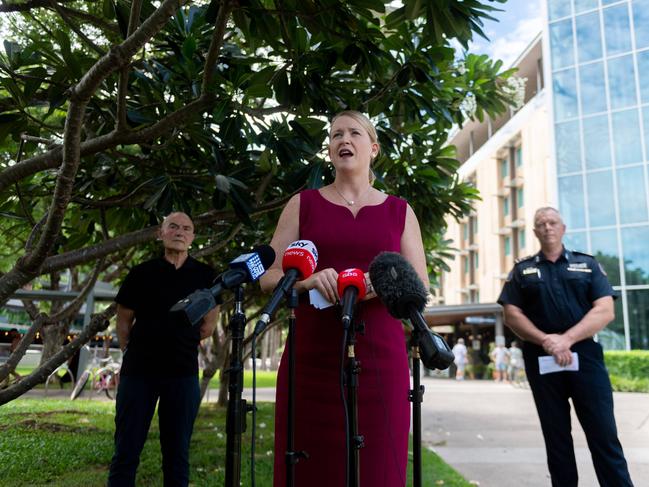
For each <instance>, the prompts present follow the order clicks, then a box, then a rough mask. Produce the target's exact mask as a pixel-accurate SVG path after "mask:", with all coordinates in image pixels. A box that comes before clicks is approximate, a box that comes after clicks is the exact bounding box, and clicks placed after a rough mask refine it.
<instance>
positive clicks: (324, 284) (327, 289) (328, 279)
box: [300, 267, 339, 304]
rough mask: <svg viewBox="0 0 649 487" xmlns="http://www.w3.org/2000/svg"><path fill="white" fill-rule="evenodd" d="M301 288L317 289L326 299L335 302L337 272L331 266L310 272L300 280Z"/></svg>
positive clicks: (336, 300) (336, 296)
mask: <svg viewBox="0 0 649 487" xmlns="http://www.w3.org/2000/svg"><path fill="white" fill-rule="evenodd" d="M300 287H301V288H302V289H303V290H307V291H308V290H311V289H317V290H318V291H319V292H320V294H322V295H323V296H324V297H325V298H326V299H327V301H329V302H330V303H334V304H335V303H337V302H338V301H339V296H338V272H336V269H333V268H331V267H329V268H327V269H322V270H321V271H318V272H315V273H313V274H311V276H309V277H308V278H306V279H304V280H303V281H300Z"/></svg>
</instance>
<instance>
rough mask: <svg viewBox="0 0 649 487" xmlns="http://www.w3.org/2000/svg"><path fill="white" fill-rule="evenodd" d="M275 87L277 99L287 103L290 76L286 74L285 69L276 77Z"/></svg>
mask: <svg viewBox="0 0 649 487" xmlns="http://www.w3.org/2000/svg"><path fill="white" fill-rule="evenodd" d="M273 89H274V90H275V96H276V97H277V101H278V102H279V103H280V104H281V105H287V104H288V103H289V99H290V93H289V87H288V76H287V75H286V71H285V70H282V71H280V72H279V73H278V74H277V76H276V77H275V82H274V83H273Z"/></svg>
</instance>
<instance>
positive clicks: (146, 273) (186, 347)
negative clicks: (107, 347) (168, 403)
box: [115, 257, 215, 377]
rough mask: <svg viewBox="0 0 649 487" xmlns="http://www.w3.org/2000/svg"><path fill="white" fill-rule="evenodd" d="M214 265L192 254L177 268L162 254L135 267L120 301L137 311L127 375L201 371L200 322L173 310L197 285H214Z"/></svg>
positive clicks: (126, 360)
mask: <svg viewBox="0 0 649 487" xmlns="http://www.w3.org/2000/svg"><path fill="white" fill-rule="evenodd" d="M214 277H215V274H214V271H213V270H212V268H211V267H209V266H208V265H206V264H203V263H201V262H198V261H197V260H196V259H193V258H192V257H188V258H187V260H185V262H184V263H183V265H182V266H181V267H180V268H179V269H176V268H175V266H174V265H173V264H171V263H170V262H168V261H167V260H165V259H164V258H162V257H160V258H157V259H153V260H149V261H147V262H143V263H142V264H139V265H137V266H135V267H134V268H133V269H132V270H131V271H130V272H129V273H128V275H127V276H126V279H125V280H124V283H123V284H122V287H121V288H120V290H119V292H118V293H117V296H116V297H115V301H116V302H117V303H119V304H120V305H122V306H124V307H126V308H130V309H132V310H133V311H134V312H135V322H134V325H133V327H132V329H131V334H130V336H129V340H128V347H127V349H126V352H125V353H124V360H123V363H122V369H121V373H122V374H123V375H132V376H134V375H139V376H150V375H158V374H166V375H170V376H175V377H179V376H188V375H195V374H197V373H198V350H197V348H198V343H199V342H200V329H199V326H194V327H191V326H188V325H186V324H184V323H183V322H182V320H180V319H179V318H178V317H177V316H174V315H171V314H170V313H169V308H171V307H172V306H173V305H174V304H175V303H176V302H177V301H178V300H180V299H182V298H184V297H186V296H187V295H189V294H191V293H192V292H194V291H195V290H197V289H204V288H209V287H211V286H212V282H213V280H214Z"/></svg>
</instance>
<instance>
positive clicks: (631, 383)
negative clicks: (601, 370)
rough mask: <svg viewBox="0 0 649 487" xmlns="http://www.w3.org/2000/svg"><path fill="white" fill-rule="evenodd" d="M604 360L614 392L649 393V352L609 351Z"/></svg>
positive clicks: (605, 353) (606, 352)
mask: <svg viewBox="0 0 649 487" xmlns="http://www.w3.org/2000/svg"><path fill="white" fill-rule="evenodd" d="M604 360H605V362H606V367H607V368H608V373H609V376H610V377H611V384H612V385H613V389H614V390H616V391H623V392H649V350H631V351H620V350H607V351H605V352H604Z"/></svg>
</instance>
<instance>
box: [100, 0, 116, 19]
mask: <svg viewBox="0 0 649 487" xmlns="http://www.w3.org/2000/svg"><path fill="white" fill-rule="evenodd" d="M101 11H102V13H103V14H104V17H106V19H114V18H115V3H114V2H113V0H103V2H101Z"/></svg>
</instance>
